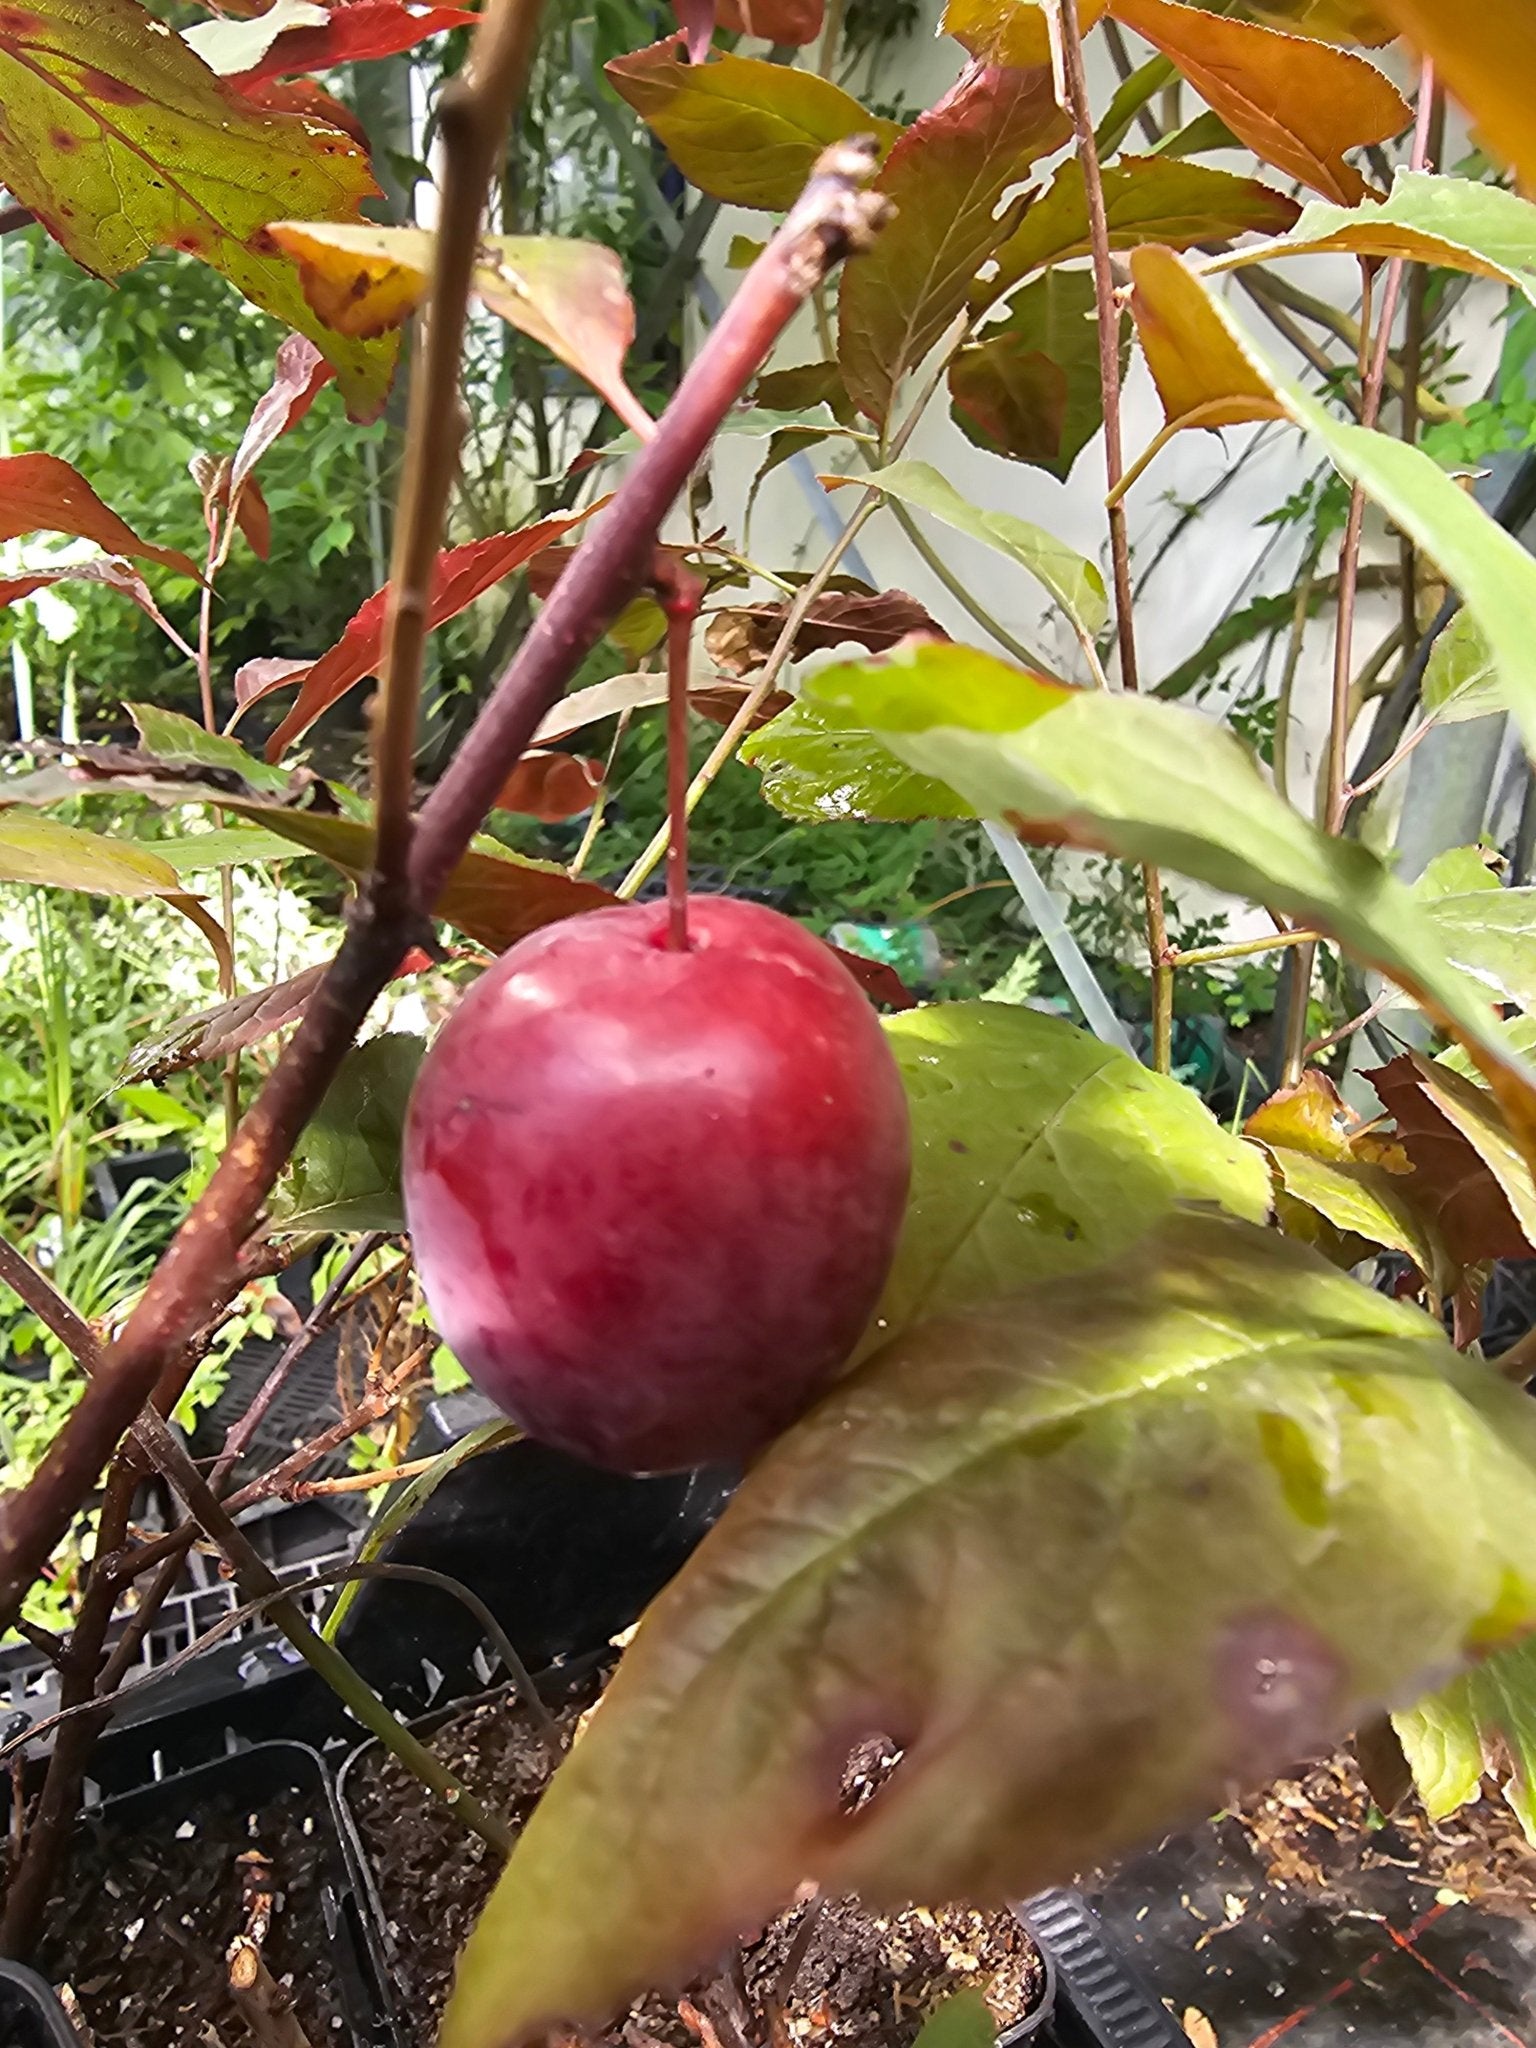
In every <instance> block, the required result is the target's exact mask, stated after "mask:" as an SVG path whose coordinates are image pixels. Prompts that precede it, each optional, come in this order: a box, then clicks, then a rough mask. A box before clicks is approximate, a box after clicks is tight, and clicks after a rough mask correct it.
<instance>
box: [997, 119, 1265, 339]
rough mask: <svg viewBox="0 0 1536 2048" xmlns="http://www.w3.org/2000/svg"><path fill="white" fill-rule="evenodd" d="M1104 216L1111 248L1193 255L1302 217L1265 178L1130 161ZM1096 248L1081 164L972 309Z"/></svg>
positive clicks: (1063, 172) (1108, 184) (1035, 217)
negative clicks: (1150, 246)
mask: <svg viewBox="0 0 1536 2048" xmlns="http://www.w3.org/2000/svg"><path fill="white" fill-rule="evenodd" d="M1104 211H1105V214H1106V216H1107V219H1108V224H1109V246H1110V247H1111V249H1134V248H1136V247H1137V246H1138V245H1139V244H1140V243H1142V242H1161V243H1162V245H1163V246H1164V248H1166V249H1192V248H1195V247H1196V246H1198V245H1199V244H1200V243H1202V242H1224V241H1227V240H1228V239H1229V238H1230V237H1231V236H1233V235H1242V234H1247V233H1249V232H1250V231H1252V232H1256V233H1259V234H1273V233H1275V232H1276V231H1277V229H1279V228H1285V227H1290V226H1291V225H1292V223H1293V222H1294V221H1295V220H1296V219H1297V217H1298V213H1299V209H1298V207H1297V205H1296V202H1295V200H1294V199H1289V198H1287V197H1286V195H1285V194H1284V193H1283V192H1277V191H1275V189H1274V187H1273V186H1271V185H1265V184H1262V183H1261V182H1260V181H1259V180H1258V179H1257V178H1239V177H1235V176H1234V175H1233V173H1232V172H1231V171H1218V170H1214V169H1213V168H1212V167H1211V166H1210V165H1208V164H1188V163H1182V162H1179V161H1177V160H1174V159H1170V158H1167V157H1163V156H1123V157H1121V158H1120V160H1119V162H1118V163H1112V164H1106V165H1105V166H1104ZM1091 246H1092V244H1091V242H1090V240H1089V235H1088V199H1087V194H1086V191H1085V188H1084V185H1083V172H1082V166H1081V165H1080V164H1079V163H1078V161H1077V159H1076V158H1075V157H1073V158H1072V159H1070V160H1069V161H1068V162H1067V163H1065V164H1063V165H1062V167H1061V169H1060V170H1059V171H1058V172H1057V173H1056V176H1055V177H1054V178H1053V179H1052V181H1051V183H1050V186H1049V187H1048V189H1047V190H1046V191H1045V192H1044V193H1043V194H1042V195H1041V196H1040V197H1039V198H1038V199H1036V200H1035V202H1034V203H1033V205H1032V206H1031V207H1030V209H1029V211H1028V213H1026V214H1025V216H1024V218H1023V220H1022V221H1021V222H1020V223H1019V225H1018V227H1017V228H1016V229H1015V230H1014V232H1013V233H1012V234H1011V235H1010V236H1009V238H1008V240H1007V241H1006V242H1005V243H1004V244H1003V246H1002V248H1001V249H1000V250H999V251H998V252H997V271H996V274H995V275H994V276H992V277H990V278H988V279H987V280H985V281H984V282H983V283H981V284H979V285H978V286H977V287H976V291H975V293H974V294H973V297H972V303H973V304H975V305H976V306H978V307H980V306H986V305H991V304H992V303H993V302H994V301H995V300H997V299H1000V298H1002V297H1004V295H1005V294H1006V293H1008V292H1010V291H1012V290H1013V287H1014V286H1015V285H1016V284H1018V283H1019V282H1020V281H1021V279H1023V278H1026V277H1028V275H1029V273H1030V272H1031V271H1032V270H1043V269H1045V268H1046V266H1047V265H1049V264H1052V263H1066V262H1070V261H1071V260H1072V258H1074V257H1077V256H1086V255H1087V254H1088V252H1089V249H1090V248H1091Z"/></svg>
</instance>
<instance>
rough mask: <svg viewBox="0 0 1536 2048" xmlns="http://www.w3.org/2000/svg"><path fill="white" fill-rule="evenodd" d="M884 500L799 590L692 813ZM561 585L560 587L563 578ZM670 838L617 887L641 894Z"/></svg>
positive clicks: (717, 747)
mask: <svg viewBox="0 0 1536 2048" xmlns="http://www.w3.org/2000/svg"><path fill="white" fill-rule="evenodd" d="M880 504H881V498H880V493H879V492H878V491H866V492H865V493H864V496H863V497H862V498H861V499H860V500H859V503H858V504H857V506H855V508H854V511H853V515H852V517H851V518H850V519H849V521H848V524H847V525H846V526H845V527H844V528H843V530H842V532H841V533H840V534H839V535H838V537H837V539H836V540H835V541H834V542H833V543H832V545H831V547H830V548H829V549H828V550H827V552H826V554H825V555H824V556H823V558H822V561H821V566H820V567H819V568H818V569H817V571H816V573H815V575H814V576H812V577H811V579H810V581H809V582H808V583H806V584H804V585H802V587H801V590H800V593H799V595H798V596H797V597H796V599H795V601H794V603H793V604H792V605H791V606H790V608H789V610H788V612H787V613H786V614H785V618H784V624H783V627H782V629H781V630H780V633H779V637H778V640H777V641H776V642H775V644H774V648H773V652H772V653H771V654H770V655H769V657H768V659H767V661H766V662H765V663H764V665H763V670H762V673H761V674H760V675H759V677H758V679H757V681H756V682H755V683H754V684H753V685H752V687H751V689H750V690H749V691H748V692H747V694H746V696H745V697H743V698H742V700H741V703H740V705H739V706H738V707H737V710H736V714H735V716H734V717H733V718H732V720H731V722H730V724H729V725H728V726H727V727H726V728H725V730H724V732H723V733H721V735H720V737H719V739H718V740H716V742H715V744H714V746H713V747H711V749H710V751H709V754H708V756H707V757H706V759H705V761H704V764H703V766H702V767H701V768H699V770H698V771H697V773H696V774H695V775H694V778H693V780H692V782H690V783H689V785H688V794H687V797H686V800H685V806H684V808H685V810H686V813H687V815H688V816H689V817H692V815H693V813H694V811H695V810H696V809H697V808H698V804H699V801H700V799H701V798H702V797H703V795H704V792H705V791H706V790H707V789H708V788H709V786H710V784H711V783H712V782H713V781H714V779H715V777H716V776H717V775H718V774H719V773H720V770H721V769H722V768H723V767H724V766H725V764H726V762H727V761H729V760H730V758H731V756H732V755H733V754H734V753H735V751H736V749H737V747H738V746H739V745H740V744H741V742H742V740H743V739H744V738H745V737H746V735H747V733H748V732H750V731H751V729H752V721H753V719H755V718H756V716H757V714H758V711H759V710H760V708H761V707H762V705H763V703H764V701H765V700H766V699H767V697H768V696H769V695H770V693H771V692H772V690H773V689H774V687H775V685H776V684H777V682H778V680H779V677H780V676H781V675H782V673H783V672H784V669H785V668H786V666H787V665H788V663H789V661H790V658H791V656H792V655H793V653H794V647H795V641H796V638H797V637H798V635H799V632H800V628H801V626H802V625H803V624H804V623H805V619H806V616H807V614H808V613H809V611H810V609H811V606H812V605H813V604H814V603H815V602H816V600H817V598H818V597H820V595H821V593H822V592H823V591H824V590H825V589H826V587H827V585H828V584H829V583H830V582H831V581H832V578H833V576H834V575H835V574H836V573H837V565H838V563H839V562H840V561H841V560H842V559H843V556H844V555H845V554H847V552H848V550H849V548H851V547H852V546H853V543H854V542H855V541H856V540H857V539H858V537H859V535H860V533H862V531H863V530H864V527H865V526H866V525H867V524H868V522H869V521H870V520H871V519H872V518H873V517H874V515H875V513H876V512H878V511H879V509H880ZM556 588H557V589H558V588H559V585H558V584H557V585H556ZM667 843H668V829H667V827H666V826H665V825H663V826H662V828H661V830H660V831H659V832H657V833H656V834H655V835H654V836H653V837H652V839H651V841H650V843H649V845H648V846H646V848H645V849H644V851H643V852H642V853H641V854H640V856H639V858H638V859H637V860H636V861H635V864H634V866H633V867H632V868H631V869H630V871H629V873H628V874H627V875H626V876H625V877H624V879H623V881H622V882H620V884H619V886H618V889H617V891H616V892H615V893H616V894H617V895H619V896H621V897H623V898H625V899H628V898H630V897H633V896H634V895H636V894H637V893H638V891H639V890H640V889H641V888H642V887H643V886H644V884H645V882H646V880H647V878H648V877H649V876H650V875H651V873H652V872H653V871H654V869H655V867H656V863H657V862H658V861H659V860H660V859H661V858H662V856H663V855H664V854H665V853H666V850H667Z"/></svg>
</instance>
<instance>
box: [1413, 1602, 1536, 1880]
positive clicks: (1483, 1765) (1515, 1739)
mask: <svg viewBox="0 0 1536 2048" xmlns="http://www.w3.org/2000/svg"><path fill="white" fill-rule="evenodd" d="M1392 1725H1393V1726H1394V1727H1395V1728H1396V1730H1397V1733H1398V1739H1399V1740H1400V1741H1401V1743H1402V1745H1403V1751H1404V1754H1405V1755H1406V1756H1407V1758H1408V1762H1409V1764H1410V1766H1411V1767H1412V1770H1413V1781H1414V1783H1415V1785H1417V1787H1418V1789H1419V1796H1420V1798H1421V1799H1422V1800H1423V1801H1424V1809H1425V1811H1426V1812H1427V1813H1428V1815H1429V1817H1430V1819H1431V1820H1444V1819H1445V1817H1446V1815H1447V1814H1451V1813H1454V1812H1455V1811H1456V1810H1457V1808H1458V1807H1462V1806H1466V1805H1468V1804H1470V1802H1471V1801H1472V1800H1474V1799H1476V1798H1477V1796H1478V1794H1479V1792H1480V1791H1481V1789H1482V1779H1483V1773H1484V1772H1485V1771H1488V1772H1497V1774H1498V1775H1499V1776H1500V1777H1501V1779H1502V1781H1503V1790H1504V1797H1505V1798H1506V1799H1507V1800H1508V1801H1509V1804H1510V1807H1511V1808H1512V1810H1513V1811H1514V1814H1515V1817H1516V1819H1517V1820H1518V1821H1519V1823H1520V1826H1521V1828H1522V1829H1523V1830H1524V1833H1525V1839H1526V1840H1527V1841H1528V1842H1530V1843H1532V1844H1533V1845H1536V1642H1524V1643H1515V1644H1513V1645H1512V1646H1511V1647H1510V1648H1509V1649H1507V1650H1501V1651H1500V1652H1499V1654H1498V1655H1497V1656H1496V1657H1490V1658H1489V1659H1488V1661H1487V1662H1486V1663H1484V1664H1479V1665H1478V1666H1477V1667H1476V1669H1475V1670H1472V1671H1469V1672H1467V1673H1466V1674H1465V1676H1464V1677H1461V1678H1458V1679H1455V1680H1453V1681H1452V1683H1451V1684H1450V1685H1448V1686H1446V1687H1445V1688H1444V1689H1443V1690H1442V1691H1441V1692H1438V1693H1435V1694H1433V1695H1432V1696H1431V1697H1430V1698H1429V1699H1427V1700H1421V1701H1420V1703H1419V1705H1418V1706H1417V1707H1415V1708H1413V1709H1412V1710H1411V1711H1410V1712H1408V1713H1404V1714H1394V1715H1393V1716H1392Z"/></svg>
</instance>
